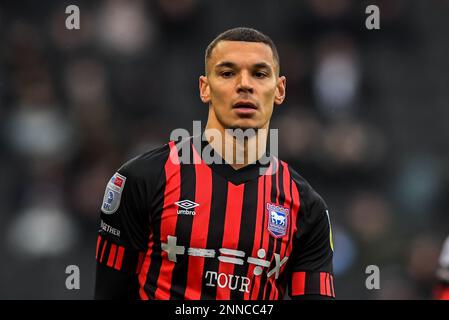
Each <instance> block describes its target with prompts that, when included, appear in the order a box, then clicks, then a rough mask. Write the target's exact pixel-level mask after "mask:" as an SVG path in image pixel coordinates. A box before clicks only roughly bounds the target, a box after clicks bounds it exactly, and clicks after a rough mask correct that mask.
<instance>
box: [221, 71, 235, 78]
mask: <svg viewBox="0 0 449 320" xmlns="http://www.w3.org/2000/svg"><path fill="white" fill-rule="evenodd" d="M220 75H221V76H222V77H223V78H230V77H232V76H233V75H234V73H233V72H232V71H223V72H220Z"/></svg>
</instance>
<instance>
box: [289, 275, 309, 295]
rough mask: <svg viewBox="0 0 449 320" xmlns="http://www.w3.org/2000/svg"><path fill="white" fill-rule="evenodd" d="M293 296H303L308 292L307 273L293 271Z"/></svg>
mask: <svg viewBox="0 0 449 320" xmlns="http://www.w3.org/2000/svg"><path fill="white" fill-rule="evenodd" d="M291 285H292V296H301V295H304V293H305V292H306V273H305V272H293V275H292V284H291Z"/></svg>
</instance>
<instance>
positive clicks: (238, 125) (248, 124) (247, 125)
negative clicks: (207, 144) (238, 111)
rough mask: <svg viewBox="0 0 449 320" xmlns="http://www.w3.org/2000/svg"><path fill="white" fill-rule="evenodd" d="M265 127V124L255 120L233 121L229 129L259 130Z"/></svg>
mask: <svg viewBox="0 0 449 320" xmlns="http://www.w3.org/2000/svg"><path fill="white" fill-rule="evenodd" d="M261 128H263V125H261V124H258V123H255V122H254V121H238V122H235V123H231V124H230V125H229V126H228V127H227V129H232V130H235V129H241V130H248V129H252V130H259V129H261Z"/></svg>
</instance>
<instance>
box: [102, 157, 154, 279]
mask: <svg viewBox="0 0 449 320" xmlns="http://www.w3.org/2000/svg"><path fill="white" fill-rule="evenodd" d="M149 187H150V186H149V185H148V182H146V181H145V179H143V177H140V176H137V175H136V173H135V172H133V167H132V164H131V165H125V166H123V167H122V168H120V169H119V170H118V171H117V172H115V173H114V174H113V175H112V177H111V179H110V180H109V181H108V182H107V185H106V188H105V193H104V196H103V200H102V202H101V213H100V228H99V233H98V239H97V249H96V259H97V261H98V262H99V263H100V264H103V265H106V266H107V267H111V268H114V269H116V270H119V271H128V272H133V271H135V272H137V271H138V268H139V254H140V253H141V252H144V251H145V250H146V247H147V242H148V232H149V219H150V218H149V217H150V215H149V205H148V203H149V199H148V193H149V190H148V189H149ZM140 259H141V257H140Z"/></svg>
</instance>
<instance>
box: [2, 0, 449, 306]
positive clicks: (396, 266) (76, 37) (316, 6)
mask: <svg viewBox="0 0 449 320" xmlns="http://www.w3.org/2000/svg"><path fill="white" fill-rule="evenodd" d="M69 4H75V5H78V6H79V8H80V13H81V14H80V16H81V29H80V30H67V29H66V28H65V20H66V18H67V16H68V15H67V14H66V13H65V8H66V6H67V5H69ZM369 4H376V5H378V6H379V9H380V27H381V29H380V30H367V29H366V27H365V19H366V18H367V14H365V8H366V6H367V5H369ZM236 26H249V27H254V28H256V29H259V30H260V31H262V32H264V33H266V34H268V35H269V36H270V37H272V39H273V40H274V42H275V43H276V44H277V47H278V50H279V53H280V57H281V73H282V74H283V75H285V76H286V77H287V99H286V101H285V103H284V104H283V105H282V106H280V107H278V108H277V109H276V110H275V113H274V116H273V119H272V123H271V124H272V127H273V128H278V129H279V132H280V140H281V141H280V146H279V154H280V157H281V158H282V159H284V160H285V161H287V162H289V163H290V164H291V165H293V167H295V168H296V170H297V171H299V173H300V174H301V175H303V176H304V177H305V178H306V179H307V180H308V181H309V182H310V183H311V184H312V186H314V188H315V189H316V190H317V191H318V192H319V193H320V194H321V195H322V196H323V197H324V199H325V200H326V201H327V203H328V205H329V207H330V212H331V219H332V222H333V232H334V241H335V260H334V271H335V278H336V283H335V287H336V292H337V297H338V298H340V299H430V298H432V288H433V286H434V284H435V276H434V274H435V269H436V264H437V260H438V253H439V250H440V247H441V245H442V241H443V239H444V237H445V236H446V235H447V234H448V233H449V230H448V229H449V227H448V226H449V216H448V208H449V200H448V194H449V193H448V180H449V172H448V166H447V164H448V162H449V152H448V148H447V146H448V137H449V125H448V119H449V117H448V116H449V108H448V103H449V90H448V89H449V88H448V85H449V72H448V71H449V59H448V58H447V57H449V41H447V39H448V31H447V30H449V29H448V28H449V1H447V0H435V1H419V0H414V1H405V0H384V1H370V2H364V1H350V0H309V1H297V0H289V1H285V0H283V1H229V0H226V1H225V0H214V1H204V0H203V1H200V0H198V1H195V0H170V1H162V0H159V1H141V0H132V1H130V0H126V1H125V0H107V1H97V2H94V1H70V2H65V1H52V2H51V1H14V2H13V1H9V2H8V3H7V2H6V1H4V2H2V4H0V37H1V44H0V147H1V149H0V150H1V152H0V165H1V168H2V177H1V179H0V257H1V258H0V298H3V299H91V298H92V295H93V282H94V266H95V261H94V256H95V244H96V232H97V227H98V222H99V221H98V218H99V207H100V204H101V200H102V197H103V192H104V187H105V185H106V183H107V181H108V180H109V178H110V177H111V175H112V174H113V173H114V172H115V170H116V169H117V168H118V167H119V166H120V165H121V164H122V163H123V162H124V161H125V160H127V159H129V158H131V157H134V156H135V155H137V154H139V153H141V152H143V151H145V150H148V149H150V148H153V147H156V146H158V145H160V144H163V143H165V142H166V141H168V139H169V136H170V132H171V130H173V129H175V128H186V129H187V130H189V131H191V130H192V121H193V120H202V121H203V122H204V121H205V120H206V116H207V106H206V105H203V104H202V103H201V101H200V99H199V94H198V77H199V76H200V75H201V74H202V73H203V64H204V63H203V55H204V50H205V48H206V46H207V45H208V43H209V42H210V41H211V40H212V39H213V38H214V37H215V36H216V35H217V34H219V33H220V32H222V31H224V30H226V29H228V28H231V27H236ZM67 265H77V266H79V268H80V271H81V289H80V290H74V291H69V290H67V289H66V287H65V279H66V276H67V275H66V274H65V268H66V266H67ZM368 265H377V266H378V267H379V268H380V275H381V282H380V284H381V289H380V290H367V289H366V288H365V279H366V277H367V275H366V274H365V269H366V267H367V266H368Z"/></svg>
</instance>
